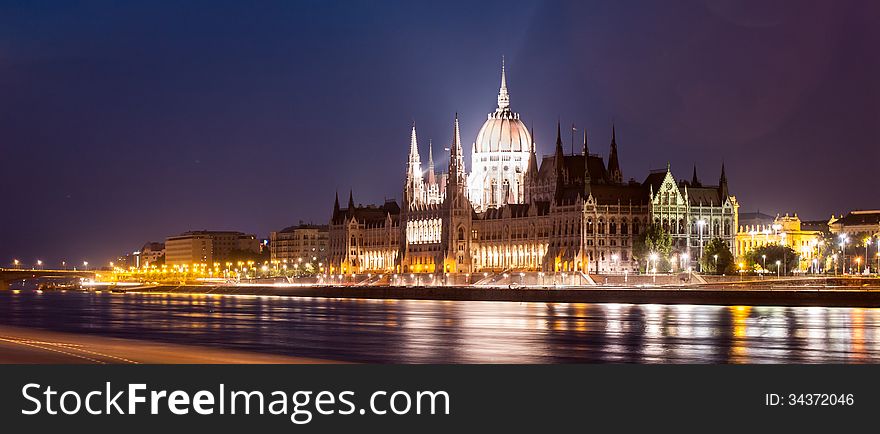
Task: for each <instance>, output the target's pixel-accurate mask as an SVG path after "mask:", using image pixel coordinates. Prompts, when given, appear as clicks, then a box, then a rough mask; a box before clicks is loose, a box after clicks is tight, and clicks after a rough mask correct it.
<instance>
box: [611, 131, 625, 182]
mask: <svg viewBox="0 0 880 434" xmlns="http://www.w3.org/2000/svg"><path fill="white" fill-rule="evenodd" d="M608 174H609V176H610V177H611V182H612V183H616V184H620V183H622V182H623V173H622V172H621V171H620V161H619V160H618V158H617V131H616V128H615V127H614V123H613V122H612V123H611V155H609V156H608Z"/></svg>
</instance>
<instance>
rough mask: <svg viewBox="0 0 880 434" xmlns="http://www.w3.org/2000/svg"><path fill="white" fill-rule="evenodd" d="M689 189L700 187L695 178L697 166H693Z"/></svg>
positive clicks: (698, 180)
mask: <svg viewBox="0 0 880 434" xmlns="http://www.w3.org/2000/svg"><path fill="white" fill-rule="evenodd" d="M691 187H701V185H700V179H699V178H697V165H696V164H694V175H693V176H692V177H691Z"/></svg>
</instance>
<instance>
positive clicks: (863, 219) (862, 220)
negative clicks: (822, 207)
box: [834, 211, 880, 226]
mask: <svg viewBox="0 0 880 434" xmlns="http://www.w3.org/2000/svg"><path fill="white" fill-rule="evenodd" d="M834 224H842V225H844V226H864V225H880V211H852V212H850V213H849V214H847V215H845V216H843V217H842V218H839V219H837V220H836V221H835V222H834Z"/></svg>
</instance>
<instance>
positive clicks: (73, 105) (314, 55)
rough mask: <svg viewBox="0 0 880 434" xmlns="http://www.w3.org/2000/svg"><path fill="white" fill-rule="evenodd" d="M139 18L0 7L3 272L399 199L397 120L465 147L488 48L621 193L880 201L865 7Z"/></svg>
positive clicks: (823, 213) (540, 128)
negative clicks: (655, 188) (659, 190)
mask: <svg viewBox="0 0 880 434" xmlns="http://www.w3.org/2000/svg"><path fill="white" fill-rule="evenodd" d="M143 3H145V4H140V5H138V4H134V2H87V3H78V2H55V3H53V2H17V3H13V4H9V3H2V4H0V189H2V201H0V263H2V264H3V265H7V263H8V262H10V261H11V259H12V258H13V257H17V258H19V259H21V260H23V261H25V262H31V261H33V260H34V259H35V258H41V259H43V260H46V261H50V262H56V261H58V260H60V258H62V257H63V258H66V259H68V260H69V261H82V260H83V259H88V260H89V261H91V262H92V263H103V262H105V261H107V260H108V259H110V258H111V257H113V256H116V255H117V254H120V253H123V252H125V251H129V250H133V249H136V248H138V247H139V246H140V245H142V244H143V243H144V242H145V241H149V240H162V239H163V238H164V237H165V236H168V235H171V234H176V233H179V232H182V231H185V230H190V229H235V230H242V231H247V232H253V233H257V234H258V235H260V236H266V234H267V233H268V232H269V231H270V230H273V229H280V228H282V227H284V226H287V225H290V224H294V223H296V222H297V221H299V220H306V221H309V220H311V221H315V222H324V221H326V220H327V219H328V217H329V213H330V210H331V207H332V201H333V193H334V191H336V190H337V189H338V190H339V191H340V196H341V197H343V200H344V199H345V198H347V195H348V189H349V188H354V192H355V200H356V201H357V202H360V203H370V202H381V201H382V200H383V198H385V197H397V196H399V192H400V191H401V184H402V178H403V173H404V162H405V160H406V152H407V148H408V140H409V126H410V123H411V122H412V120H413V119H415V120H416V122H417V124H418V129H419V139H420V144H421V145H422V149H423V152H426V148H427V140H428V138H433V139H434V141H435V145H437V146H436V148H435V149H436V150H439V149H440V148H441V147H442V145H443V144H447V143H448V142H449V141H450V139H451V129H452V127H451V125H452V118H453V114H454V113H455V112H456V111H457V112H459V113H460V117H461V125H462V136H463V140H464V141H465V142H466V145H467V146H466V147H465V149H466V150H467V151H468V152H469V149H470V142H472V141H473V140H474V137H475V135H476V132H477V130H478V129H479V127H480V125H481V124H482V122H483V121H484V120H485V116H486V113H488V112H489V111H492V110H493V109H494V106H495V97H496V94H497V91H498V79H499V77H498V75H499V63H500V58H501V56H502V55H505V56H506V57H507V65H508V80H509V86H510V92H511V104H512V107H513V109H514V110H516V111H518V112H519V113H520V114H521V115H522V118H523V120H524V121H525V122H526V124H528V125H534V128H535V130H536V136H537V141H538V146H539V152H542V153H549V152H551V151H552V149H553V140H554V138H555V137H554V135H555V122H556V119H557V118H561V119H562V122H563V124H565V125H569V124H571V123H572V122H574V123H575V124H577V125H578V127H579V128H582V127H587V128H588V129H589V131H590V135H591V144H592V147H591V148H592V150H593V151H594V152H598V151H601V152H603V153H607V146H608V142H609V140H610V124H611V121H612V119H614V121H615V122H616V125H617V135H618V143H619V147H620V154H621V165H622V168H623V171H624V176H625V177H626V178H630V177H635V178H636V179H637V180H639V181H641V180H643V179H644V177H645V176H646V175H647V172H648V170H650V169H654V168H662V167H665V165H666V163H667V162H670V163H671V164H672V169H673V172H674V173H675V174H676V176H677V177H679V178H682V177H689V176H690V173H691V170H692V165H693V164H694V163H696V164H697V165H698V170H699V172H700V174H701V177H702V178H703V180H704V181H712V182H714V181H715V180H716V179H717V177H718V174H719V169H720V166H721V163H722V161H723V162H725V163H726V165H727V170H728V177H729V179H730V185H731V191H732V193H733V194H735V195H736V196H737V197H738V199H739V201H740V203H741V204H742V207H741V211H751V210H756V209H760V210H761V211H763V212H768V213H775V212H787V211H797V212H798V213H799V214H800V215H801V216H802V217H804V218H815V219H818V218H827V217H828V216H829V215H830V214H831V213H841V212H845V211H847V210H850V209H856V208H878V207H880V193H878V191H880V146H878V142H880V84H878V80H880V50H878V46H880V26H877V23H878V22H880V4H878V3H876V2H869V1H864V2H846V1H833V2H832V1H828V2H809V1H790V2H771V1H757V2H749V3H741V2H733V1H683V2H672V1H663V2H657V1H646V2H618V1H615V2H610V1H608V2H586V1H582V2H573V3H562V2H516V1H503V2H452V1H433V2H382V3H380V2H353V3H347V2H346V3H336V2H319V1H314V2H277V3H271V2H255V3H252V2H228V3H226V2H218V1H205V2H186V4H185V5H181V4H178V3H179V2H149V4H146V3H147V2H143ZM437 154H441V153H440V152H438V153H437ZM435 156H436V157H438V158H437V159H438V160H442V163H441V162H439V161H438V165H440V164H442V165H445V160H446V159H445V156H443V155H435ZM424 158H426V155H423V159H424Z"/></svg>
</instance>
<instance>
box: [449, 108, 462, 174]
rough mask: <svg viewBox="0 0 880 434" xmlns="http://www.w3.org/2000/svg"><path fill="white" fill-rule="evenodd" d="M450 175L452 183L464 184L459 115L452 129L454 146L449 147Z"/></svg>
mask: <svg viewBox="0 0 880 434" xmlns="http://www.w3.org/2000/svg"><path fill="white" fill-rule="evenodd" d="M449 154H450V155H449V174H448V175H447V176H448V178H449V181H450V182H455V183H456V184H462V183H463V182H464V157H463V156H462V151H461V132H460V130H459V128H458V113H457V112H456V113H455V125H454V127H453V129H452V146H450V147H449Z"/></svg>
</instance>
